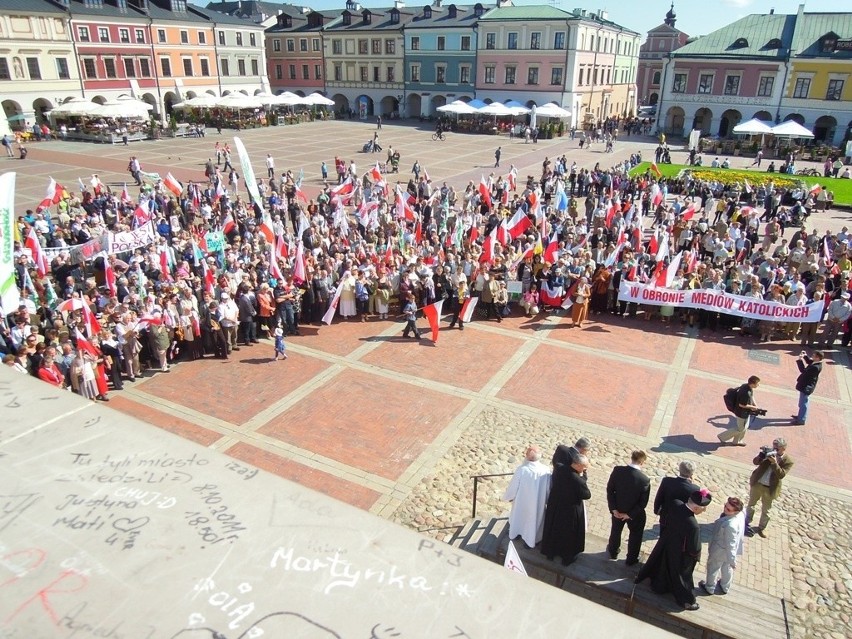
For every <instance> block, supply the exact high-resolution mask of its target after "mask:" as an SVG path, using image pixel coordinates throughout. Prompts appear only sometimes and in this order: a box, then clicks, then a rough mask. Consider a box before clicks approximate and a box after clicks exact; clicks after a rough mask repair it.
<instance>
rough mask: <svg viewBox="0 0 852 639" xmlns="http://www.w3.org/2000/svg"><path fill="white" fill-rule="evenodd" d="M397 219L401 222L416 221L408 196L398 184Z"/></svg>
mask: <svg viewBox="0 0 852 639" xmlns="http://www.w3.org/2000/svg"><path fill="white" fill-rule="evenodd" d="M396 217H397V218H398V219H400V220H408V221H409V222H413V221H414V219H415V218H414V210H413V209H412V208H411V206H410V205H409V202H408V196H407V195H406V194H405V193H403V192H402V189H401V188H400V187H399V185H398V184H397V186H396Z"/></svg>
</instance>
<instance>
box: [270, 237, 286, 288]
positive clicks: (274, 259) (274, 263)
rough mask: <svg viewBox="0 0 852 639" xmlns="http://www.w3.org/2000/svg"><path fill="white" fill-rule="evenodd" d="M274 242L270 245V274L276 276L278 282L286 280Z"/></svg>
mask: <svg viewBox="0 0 852 639" xmlns="http://www.w3.org/2000/svg"><path fill="white" fill-rule="evenodd" d="M275 253H276V251H275V246H274V244H270V245H269V275H270V276H271V277H274V278H275V279H276V280H278V282H283V281H284V274H283V273H282V272H281V267H280V266H278V256H277V255H276V254H275Z"/></svg>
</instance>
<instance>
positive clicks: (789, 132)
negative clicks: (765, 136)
mask: <svg viewBox="0 0 852 639" xmlns="http://www.w3.org/2000/svg"><path fill="white" fill-rule="evenodd" d="M769 132H770V133H771V134H772V135H774V136H775V137H779V138H812V137H814V134H813V133H811V132H810V131H808V130H807V129H806V128H805V127H803V126H802V125H801V124H799V123H798V122H796V121H795V120H787V121H786V122H782V123H781V124H779V125H778V126H774V127H772V128H771V129H770V130H769Z"/></svg>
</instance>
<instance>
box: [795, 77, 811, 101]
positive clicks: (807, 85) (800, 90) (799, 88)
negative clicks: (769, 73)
mask: <svg viewBox="0 0 852 639" xmlns="http://www.w3.org/2000/svg"><path fill="white" fill-rule="evenodd" d="M810 91H811V79H810V78H796V85H795V86H794V87H793V97H794V98H806V97H808V93H810Z"/></svg>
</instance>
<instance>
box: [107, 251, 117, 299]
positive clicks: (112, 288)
mask: <svg viewBox="0 0 852 639" xmlns="http://www.w3.org/2000/svg"><path fill="white" fill-rule="evenodd" d="M104 278H105V279H106V285H107V288H108V289H109V294H110V295H111V296H112V297H115V296H116V295H118V287H117V286H116V283H115V269H114V268H113V267H112V264H110V262H109V257H107V256H106V255H104Z"/></svg>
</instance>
